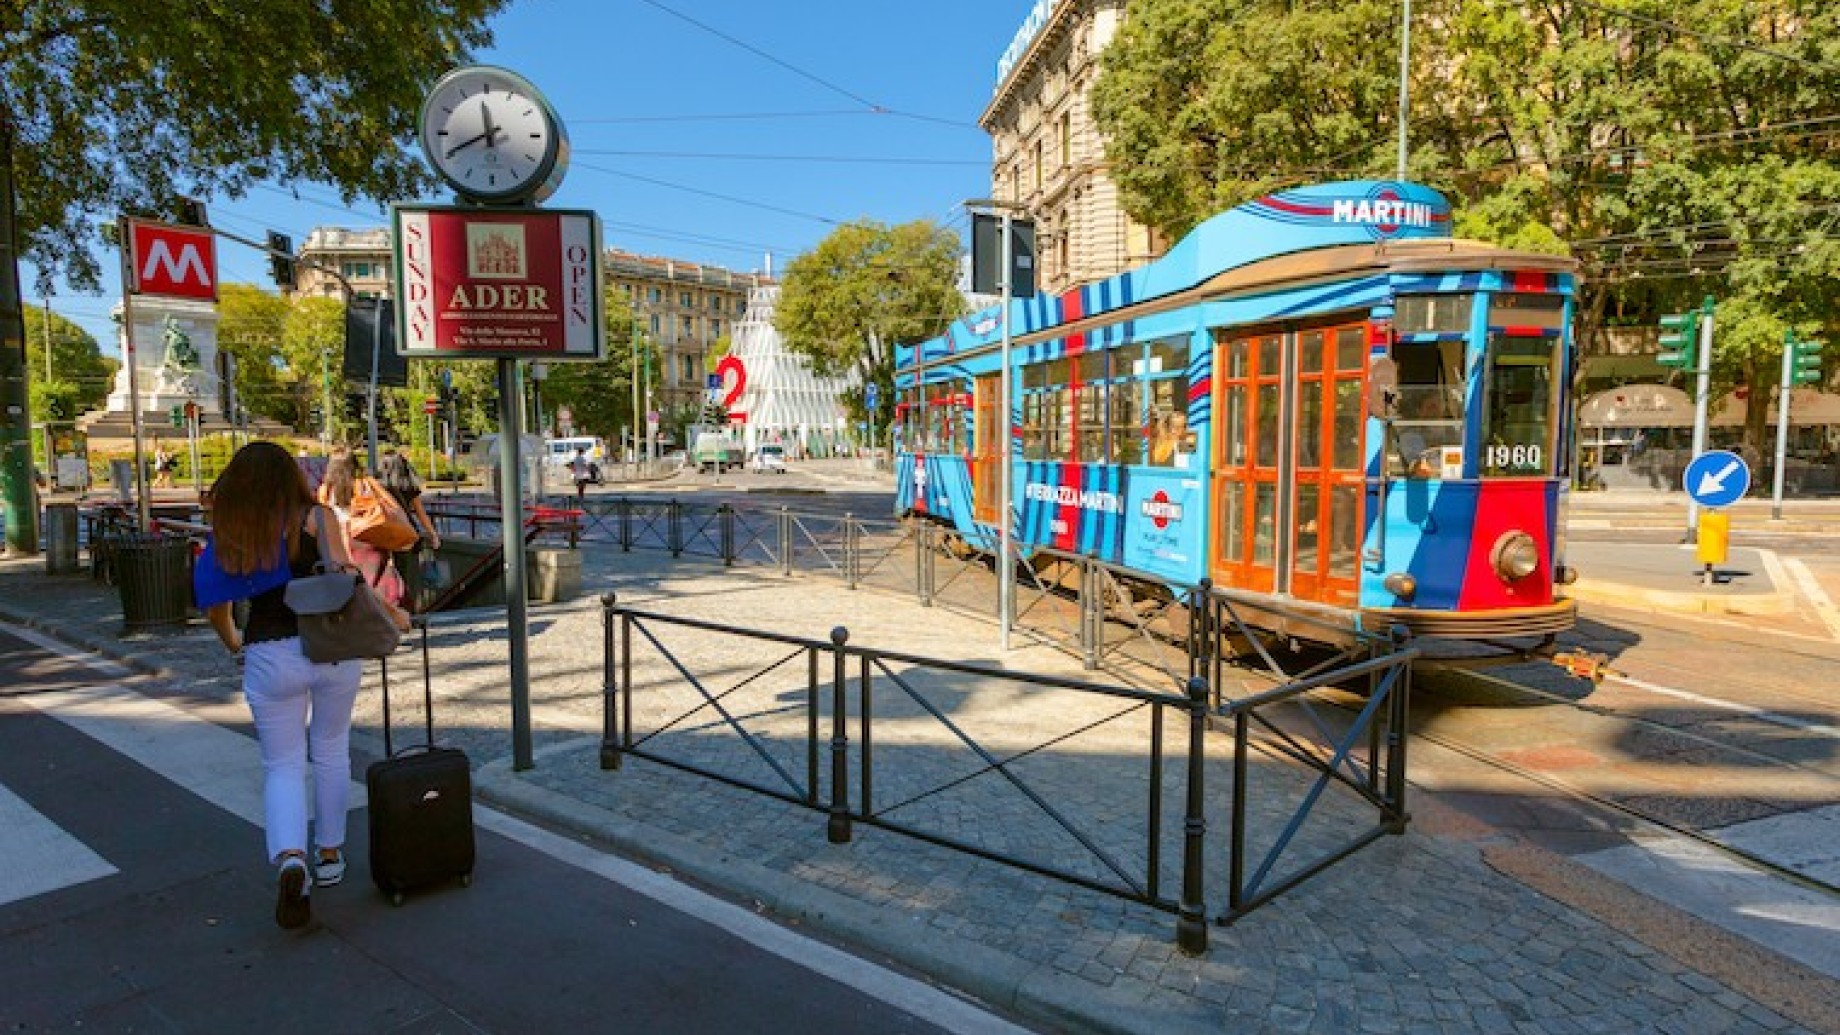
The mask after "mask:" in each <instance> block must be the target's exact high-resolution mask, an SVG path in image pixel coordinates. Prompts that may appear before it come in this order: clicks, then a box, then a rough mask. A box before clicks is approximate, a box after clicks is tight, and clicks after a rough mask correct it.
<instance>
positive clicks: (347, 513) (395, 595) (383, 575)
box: [319, 449, 408, 626]
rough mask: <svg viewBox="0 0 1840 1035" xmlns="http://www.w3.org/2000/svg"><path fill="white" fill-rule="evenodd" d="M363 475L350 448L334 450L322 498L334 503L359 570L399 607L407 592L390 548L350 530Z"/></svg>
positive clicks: (403, 619) (405, 621) (402, 620)
mask: <svg viewBox="0 0 1840 1035" xmlns="http://www.w3.org/2000/svg"><path fill="white" fill-rule="evenodd" d="M363 478H364V469H363V467H362V466H361V465H360V462H359V460H358V458H357V457H356V456H354V455H353V454H352V452H351V451H350V450H348V449H338V450H334V451H333V454H332V457H331V459H330V460H328V461H327V462H326V477H325V480H324V481H322V482H321V483H320V487H319V501H320V503H321V504H322V505H324V506H327V507H331V508H332V512H333V513H334V514H336V515H338V519H339V532H340V535H341V536H342V537H343V539H344V540H345V549H346V550H347V551H348V552H349V553H350V554H351V560H352V563H353V564H355V565H357V566H358V574H360V575H363V576H364V581H366V582H368V583H370V585H371V588H372V589H374V590H376V591H377V595H378V596H379V597H382V598H383V601H384V603H386V604H389V605H390V606H391V607H394V608H398V609H400V608H401V607H402V603H403V598H404V597H405V596H406V595H407V594H406V587H405V585H404V583H403V577H402V572H401V571H400V570H399V569H398V568H397V567H396V561H395V558H394V557H393V556H392V555H391V553H390V552H389V551H388V550H383V549H379V548H377V547H375V546H372V545H371V544H369V543H367V542H365V541H364V540H362V539H358V538H355V537H354V536H352V534H351V501H352V497H353V496H354V495H355V494H356V493H357V491H358V485H359V483H360V482H361V481H362V480H363ZM397 624H398V625H404V626H406V625H407V624H408V616H407V614H406V613H405V614H404V615H402V616H401V617H399V618H398V620H397Z"/></svg>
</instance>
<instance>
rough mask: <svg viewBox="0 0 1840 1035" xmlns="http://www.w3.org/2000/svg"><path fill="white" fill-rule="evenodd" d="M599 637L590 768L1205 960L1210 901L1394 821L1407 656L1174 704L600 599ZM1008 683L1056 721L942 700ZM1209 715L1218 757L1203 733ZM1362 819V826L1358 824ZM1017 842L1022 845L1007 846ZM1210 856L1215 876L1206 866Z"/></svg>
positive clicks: (1178, 697)
mask: <svg viewBox="0 0 1840 1035" xmlns="http://www.w3.org/2000/svg"><path fill="white" fill-rule="evenodd" d="M1185 603H1186V606H1187V607H1188V608H1189V610H1190V611H1191V612H1192V613H1194V614H1195V615H1198V616H1203V617H1199V618H1196V619H1195V622H1196V624H1197V625H1198V626H1205V625H1206V623H1207V622H1208V621H1210V620H1211V619H1210V618H1208V617H1205V616H1209V615H1211V614H1213V612H1214V607H1213V606H1212V605H1211V603H1210V600H1209V598H1208V596H1207V595H1206V594H1197V595H1195V596H1194V597H1192V598H1191V599H1189V600H1187V601H1186V602H1185ZM603 636H604V659H603V678H604V687H603V705H604V708H603V725H602V739H601V748H600V763H601V767H602V768H603V769H607V770H617V769H619V768H621V766H622V763H623V760H624V759H625V758H626V757H628V756H631V757H638V758H644V759H647V760H650V761H653V762H657V763H659V764H662V765H666V766H670V767H673V768H675V769H678V770H681V771H685V772H690V773H695V774H698V775H701V776H704V777H707V778H710V779H714V780H718V781H721V782H723V783H725V784H728V785H730V786H732V787H736V788H739V789H742V790H746V791H749V792H753V793H757V794H763V795H767V796H770V797H772V798H775V799H778V800H780V801H783V802H786V803H789V804H791V805H794V806H798V807H801V808H804V809H808V810H811V811H813V812H819V813H823V814H824V816H825V830H826V836H827V837H828V838H829V839H830V840H831V841H832V842H835V843H842V842H846V841H849V840H851V839H852V838H853V837H854V836H855V835H854V827H855V826H856V825H857V824H868V825H870V826H873V827H877V828H881V829H885V830H889V831H892V832H896V833H900V834H902V835H905V836H909V837H914V838H917V839H920V840H923V841H926V842H928V843H930V844H934V845H937V846H940V847H943V848H946V849H950V850H953V851H958V852H965V853H969V854H971V855H975V856H978V857H980V858H984V859H989V860H992V861H995V862H999V863H1003V864H1006V865H1009V866H1013V867H1015V868H1017V869H1020V870H1024V871H1028V872H1031V873H1035V874H1038V875H1040V876H1044V877H1048V878H1052V879H1055V880H1060V881H1064V882H1067V883H1071V884H1074V885H1078V886H1080V887H1083V888H1087V889H1090V890H1094V891H1098V892H1102V893H1105V894H1110V895H1114V896H1117V897H1120V898H1123V899H1127V900H1130V901H1134V902H1138V903H1142V904H1144V905H1148V906H1151V907H1154V908H1157V909H1160V910H1163V911H1165V912H1169V913H1173V914H1175V915H1176V917H1177V923H1176V940H1177V943H1178V945H1179V946H1180V947H1181V948H1182V949H1183V950H1184V951H1187V952H1195V953H1198V952H1201V951H1204V950H1205V948H1206V939H1207V935H1206V925H1205V920H1206V919H1209V918H1210V916H1209V911H1208V905H1207V902H1208V899H1209V898H1210V893H1209V891H1208V889H1209V888H1212V889H1214V894H1215V895H1218V896H1219V897H1224V899H1225V908H1224V909H1222V910H1221V911H1220V912H1218V913H1217V914H1214V915H1213V916H1212V917H1211V919H1213V920H1214V921H1215V922H1217V923H1222V924H1226V923H1232V922H1233V921H1235V920H1237V919H1239V918H1240V917H1241V916H1244V915H1245V914H1247V913H1249V912H1251V911H1252V910H1253V909H1256V908H1257V907H1259V906H1260V905H1263V904H1265V903H1268V902H1270V901H1271V900H1272V899H1274V898H1276V897H1277V896H1279V895H1281V894H1283V893H1284V892H1285V891H1287V890H1290V889H1292V888H1294V887H1296V886H1298V885H1299V884H1301V883H1302V882H1304V881H1305V880H1307V879H1309V878H1310V877H1311V876H1313V875H1315V874H1317V873H1319V872H1321V871H1322V870H1324V869H1326V868H1327V867H1328V866H1330V865H1332V864H1333V863H1334V862H1336V861H1338V860H1340V859H1343V858H1345V857H1347V856H1348V855H1351V854H1352V853H1354V852H1355V851H1357V850H1359V849H1360V848H1361V847H1363V846H1365V845H1366V844H1368V843H1370V842H1371V841H1372V840H1374V839H1375V838H1376V837H1378V836H1379V835H1380V834H1383V833H1399V832H1401V831H1403V829H1404V825H1405V822H1406V818H1407V817H1406V811H1405V745H1404V735H1405V721H1406V696H1407V689H1408V685H1409V683H1408V675H1407V674H1408V673H1409V671H1410V663H1411V661H1412V660H1413V658H1414V657H1415V656H1416V652H1415V651H1409V650H1408V651H1400V652H1394V653H1378V649H1377V648H1375V650H1376V653H1375V654H1374V656H1372V657H1369V658H1366V659H1364V660H1360V661H1352V662H1348V663H1345V664H1341V665H1330V666H1321V667H1319V668H1318V669H1316V670H1313V671H1312V672H1310V673H1308V674H1306V675H1304V676H1303V677H1300V678H1298V679H1294V680H1291V681H1289V682H1287V683H1285V684H1284V685H1282V686H1279V687H1277V688H1275V689H1273V690H1270V691H1267V692H1265V693H1261V694H1257V695H1252V696H1247V697H1244V698H1241V699H1238V700H1221V699H1220V698H1219V697H1218V696H1217V695H1215V694H1213V693H1212V692H1211V691H1210V689H1209V684H1208V683H1207V681H1206V680H1205V679H1204V678H1202V677H1200V676H1192V677H1190V678H1189V679H1188V680H1187V681H1186V684H1185V686H1184V687H1183V688H1182V689H1181V690H1180V691H1179V692H1170V691H1159V690H1152V689H1143V688H1136V687H1128V686H1122V685H1112V684H1104V683H1094V682H1087V681H1081V680H1075V679H1067V678H1061V677H1057V676H1051V675H1043V674H1037V673H1028V672H1015V671H1008V670H1001V669H996V668H991V667H986V666H982V665H976V664H968V663H964V662H959V661H952V660H945V659H940V658H929V657H922V656H918V655H912V654H905V653H901V652H897V651H888V650H878V649H872V648H866V647H859V646H852V645H850V643H849V632H848V630H847V629H843V628H839V629H836V630H834V631H833V632H832V633H831V635H830V637H829V638H828V639H826V640H820V639H809V638H803V637H797V636H789V635H784V634H779V633H769V632H762V631H758V630H752V629H747V628H743V627H739V626H734V625H728V624H723V623H718V622H712V621H706V620H702V619H696V618H688V617H682V616H675V615H663V614H659V613H655V612H648V611H642V610H637V609H634V608H629V607H622V606H620V605H618V603H617V601H616V600H615V599H614V597H612V596H608V597H605V598H603ZM1363 678H1365V679H1367V680H1368V694H1367V697H1366V703H1365V704H1364V705H1363V706H1362V707H1361V708H1360V709H1359V710H1358V712H1357V714H1356V715H1355V717H1354V719H1353V720H1352V721H1346V720H1340V721H1336V722H1322V721H1318V719H1317V718H1316V717H1315V716H1314V714H1313V713H1312V712H1310V711H1309V710H1308V709H1307V707H1305V706H1306V705H1307V697H1308V695H1310V694H1311V693H1312V692H1314V691H1316V690H1318V689H1320V688H1323V687H1327V686H1331V685H1341V684H1345V683H1347V682H1348V681H1349V680H1356V679H1363ZM1018 688H1020V689H1025V690H1026V691H1027V692H1028V693H1030V694H1038V695H1046V696H1045V697H1041V698H1037V699H1036V700H1035V703H1036V705H1037V706H1038V707H1040V708H1041V709H1042V711H1041V712H1040V713H1039V714H1045V715H1054V716H1063V717H1064V722H1063V724H1062V725H1061V726H1058V727H1056V728H1054V729H1053V730H1052V731H1047V732H1044V731H1043V730H1041V729H1040V728H1037V727H1032V726H1031V727H1026V728H1024V727H1019V726H1013V725H1012V726H999V727H998V728H996V729H994V730H992V729H982V730H980V729H977V728H974V724H975V723H977V722H979V721H985V722H988V721H991V720H989V719H988V717H987V713H985V712H983V711H979V710H973V711H972V712H970V713H967V714H960V713H956V712H955V710H954V707H953V705H952V704H951V703H949V702H953V701H961V700H968V699H969V697H970V695H972V694H973V693H975V692H977V691H979V690H984V691H995V692H998V693H1003V692H1009V693H1010V694H1011V695H1012V696H1011V697H1006V699H1014V698H1013V695H1014V692H1015V691H1016V690H1017V689H1018ZM942 702H947V703H942ZM1223 720H1224V721H1225V722H1226V723H1229V724H1231V726H1232V729H1233V736H1232V738H1231V740H1230V741H1227V740H1225V739H1224V738H1219V737H1215V738H1209V737H1208V735H1207V733H1208V727H1209V725H1210V724H1211V723H1214V722H1220V721H1223ZM1306 720H1308V721H1307V722H1306ZM1140 722H1141V723H1142V726H1141V727H1140V726H1139V725H1137V724H1138V723H1140ZM1255 727H1256V728H1257V729H1258V730H1259V731H1260V735H1258V736H1255V735H1254V728H1255ZM1300 727H1301V728H1300ZM1083 738H1100V739H1102V741H1103V743H1104V745H1105V750H1092V749H1091V747H1092V743H1093V742H1092V740H1089V739H1083ZM1227 744H1230V745H1231V747H1230V751H1229V752H1227V754H1226V757H1225V758H1224V759H1223V758H1219V757H1215V758H1213V759H1210V757H1209V752H1210V749H1212V750H1213V751H1214V752H1215V753H1216V755H1218V754H1219V753H1220V751H1221V748H1222V747H1223V746H1225V745H1227ZM1255 754H1260V755H1263V756H1266V757H1273V758H1282V759H1285V760H1288V762H1289V763H1295V764H1294V765H1292V764H1285V765H1282V766H1278V767H1271V768H1267V767H1259V769H1258V772H1261V773H1264V772H1273V771H1274V770H1276V771H1277V775H1273V776H1272V779H1273V780H1274V781H1276V780H1288V781H1289V782H1290V783H1291V784H1294V785H1299V786H1303V785H1304V784H1305V783H1306V782H1307V786H1303V790H1302V792H1301V794H1300V795H1299V800H1298V801H1297V802H1296V803H1295V805H1294V807H1291V808H1289V809H1288V810H1287V809H1286V808H1284V807H1283V806H1282V805H1278V806H1274V805H1273V801H1275V800H1276V797H1277V796H1275V795H1267V796H1260V797H1255V796H1254V795H1253V794H1252V790H1251V782H1252V780H1253V779H1254V774H1255V769H1254V767H1253V765H1252V764H1251V763H1252V759H1253V756H1254V755H1255ZM1210 769H1214V770H1216V772H1215V773H1214V774H1213V775H1212V776H1211V777H1210V774H1209V770H1210ZM1299 774H1304V775H1302V776H1300V775H1299ZM1172 787H1173V788H1174V792H1173V793H1172V791H1171V788H1172ZM1223 787H1224V788H1225V789H1226V791H1225V793H1224V794H1223V793H1222V792H1221V788H1223ZM1338 787H1339V788H1344V789H1346V790H1349V791H1352V792H1353V798H1352V799H1351V798H1350V797H1349V796H1348V795H1345V794H1339V795H1338V796H1337V797H1336V799H1335V800H1336V801H1338V802H1340V803H1342V804H1340V805H1338V806H1337V807H1336V808H1335V809H1333V810H1328V811H1330V812H1332V813H1333V814H1332V815H1327V816H1325V815H1324V813H1325V801H1326V800H1328V796H1327V792H1328V791H1329V790H1330V789H1331V788H1338ZM1210 790H1213V791H1214V793H1213V794H1212V795H1210V794H1209V793H1208V792H1209V791H1210ZM1139 791H1141V794H1142V797H1137V796H1136V793H1137V792H1139ZM1177 799H1179V800H1177ZM1351 800H1352V801H1353V802H1354V805H1353V806H1350V805H1348V802H1350V801H1351ZM1362 806H1371V807H1372V808H1373V810H1374V812H1375V814H1376V815H1377V819H1376V821H1375V822H1373V823H1364V822H1363V821H1362V820H1360V818H1359V816H1360V814H1361V812H1360V809H1361V807H1362ZM1024 826H1029V827H1030V829H1032V830H1033V831H1035V833H1034V834H1032V835H1030V836H1029V837H1026V838H1023V837H1018V835H1017V831H1018V830H1019V829H1021V828H1023V827H1024ZM1211 831H1212V832H1215V833H1213V834H1210V832H1211ZM1306 833H1307V836H1306ZM1215 839H1218V840H1219V841H1221V842H1223V843H1222V847H1223V848H1224V856H1223V857H1224V859H1225V860H1226V865H1225V867H1224V868H1223V869H1224V872H1222V869H1215V870H1210V869H1209V868H1208V866H1207V864H1206V859H1207V855H1208V852H1209V849H1208V845H1210V844H1211V843H1213V842H1214V840H1215ZM1018 842H1027V843H1031V844H1035V845H1036V846H1037V847H1038V848H1039V847H1040V845H1041V844H1043V843H1046V844H1051V845H1053V846H1055V849H1054V850H1053V851H1047V852H1043V851H1036V852H1033V853H1031V852H1028V851H1021V850H1017V849H1016V848H1015V847H1014V845H1015V844H1017V843H1018ZM1248 871H1250V872H1248ZM1222 892H1224V894H1222ZM1215 900H1216V901H1218V900H1219V898H1216V899H1215Z"/></svg>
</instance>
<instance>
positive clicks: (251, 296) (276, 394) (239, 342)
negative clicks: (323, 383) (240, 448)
mask: <svg viewBox="0 0 1840 1035" xmlns="http://www.w3.org/2000/svg"><path fill="white" fill-rule="evenodd" d="M289 308H290V304H289V302H288V300H287V299H285V298H282V297H281V296H280V295H277V294H274V293H272V292H268V291H264V290H262V289H261V288H258V287H256V286H255V285H253V284H220V285H219V286H218V289H217V348H218V350H219V351H221V352H223V353H225V354H227V355H230V356H234V357H235V358H236V394H237V398H238V400H240V401H241V402H242V404H243V408H244V409H246V410H248V411H249V412H250V413H251V414H253V415H255V416H257V417H265V418H268V419H269V420H276V421H280V422H282V423H283V424H294V423H296V422H297V421H298V420H299V419H300V400H299V398H298V395H297V393H296V391H295V388H294V385H293V384H291V383H289V382H287V381H284V378H286V377H287V375H288V370H287V367H286V359H285V357H284V356H283V354H282V351H281V333H282V328H283V327H284V326H286V324H287V316H288V310H289ZM315 373H316V374H317V371H315ZM225 416H226V417H228V416H229V414H226V415H225Z"/></svg>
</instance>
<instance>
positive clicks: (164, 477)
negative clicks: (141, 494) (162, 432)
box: [153, 445, 179, 489]
mask: <svg viewBox="0 0 1840 1035" xmlns="http://www.w3.org/2000/svg"><path fill="white" fill-rule="evenodd" d="M178 469H179V458H178V457H175V456H173V455H172V454H171V453H169V452H167V450H166V447H165V446H164V445H156V446H155V447H154V452H153V473H154V479H153V484H154V487H155V488H160V489H170V488H172V487H173V472H174V471H177V470H178Z"/></svg>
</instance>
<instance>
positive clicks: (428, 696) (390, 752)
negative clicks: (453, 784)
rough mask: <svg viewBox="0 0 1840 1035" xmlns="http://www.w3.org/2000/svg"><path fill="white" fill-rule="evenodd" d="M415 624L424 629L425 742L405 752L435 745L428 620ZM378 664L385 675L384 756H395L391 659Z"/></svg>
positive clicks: (432, 681)
mask: <svg viewBox="0 0 1840 1035" xmlns="http://www.w3.org/2000/svg"><path fill="white" fill-rule="evenodd" d="M415 624H416V625H417V626H419V627H420V628H421V630H422V721H423V724H424V740H425V743H423V744H422V745H420V746H419V747H416V748H404V749H403V753H404V754H408V753H409V752H410V751H411V750H419V751H427V750H430V749H432V748H433V747H434V680H433V678H432V675H431V672H430V666H429V662H428V621H427V619H424V618H417V619H416V620H415ZM377 664H378V665H379V666H380V667H381V672H382V676H383V756H384V757H385V758H395V757H396V751H395V749H394V747H393V745H392V744H391V743H390V659H388V658H378V659H377Z"/></svg>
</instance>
